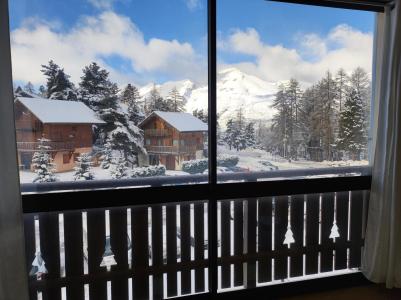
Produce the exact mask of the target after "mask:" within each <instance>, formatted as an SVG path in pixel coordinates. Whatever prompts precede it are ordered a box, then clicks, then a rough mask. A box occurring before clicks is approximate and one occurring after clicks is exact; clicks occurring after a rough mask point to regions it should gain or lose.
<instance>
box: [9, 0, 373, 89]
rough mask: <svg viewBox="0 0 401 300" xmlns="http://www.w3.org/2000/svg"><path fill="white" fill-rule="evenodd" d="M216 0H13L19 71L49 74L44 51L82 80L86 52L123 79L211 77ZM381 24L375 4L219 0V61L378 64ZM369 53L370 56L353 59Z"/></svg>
mask: <svg viewBox="0 0 401 300" xmlns="http://www.w3.org/2000/svg"><path fill="white" fill-rule="evenodd" d="M206 3H207V2H206V0H146V1H144V0H69V1H61V0H53V1H45V0H12V1H10V19H11V31H12V34H11V35H12V47H13V64H14V78H15V80H16V81H21V82H22V81H27V80H31V81H33V82H34V83H35V84H39V83H40V82H41V80H42V81H43V79H41V78H40V72H38V70H35V69H39V66H37V65H38V60H39V61H40V63H45V62H46V60H47V59H50V58H53V59H55V60H56V62H58V63H59V64H61V65H62V66H63V67H65V69H66V71H67V72H69V73H70V74H71V75H72V78H73V80H74V81H77V80H78V78H79V72H80V69H82V67H83V65H85V59H87V60H96V61H98V62H99V63H101V64H102V65H103V66H105V67H107V68H108V69H110V71H111V75H112V77H113V79H114V80H115V81H117V82H119V83H121V84H123V83H126V82H128V81H132V82H134V83H138V84H144V83H146V82H148V81H157V82H162V81H166V80H179V79H185V78H189V79H193V80H195V81H205V78H206V75H207V74H206V72H207V68H206V63H207V61H206V54H207V53H206V49H207V45H206V33H207V15H206V9H207V7H206ZM102 25H104V26H102ZM110 27H113V28H117V29H115V30H110V29H109V28H110ZM373 28H374V14H373V13H369V12H357V11H352V10H343V9H331V8H323V7H312V6H303V5H291V4H283V3H274V2H266V1H264V0H219V1H218V31H219V45H220V46H219V53H218V60H219V66H220V67H225V66H235V67H238V68H240V69H242V70H243V71H246V72H249V73H253V74H254V75H256V76H259V77H262V78H263V79H265V80H269V81H275V80H285V77H288V76H290V75H294V76H295V77H296V76H299V77H300V78H299V79H300V80H301V81H305V82H308V81H312V80H313V77H316V76H317V75H316V74H313V75H312V74H310V73H319V72H322V70H323V69H325V68H331V67H333V66H337V65H338V66H343V65H342V64H344V67H349V68H352V67H355V64H359V65H363V67H366V68H368V66H369V61H368V60H369V56H371V53H370V52H369V51H370V50H371V49H370V50H369V49H367V50H366V49H365V50H364V48H369V43H370V48H371V40H372V38H371V36H372V32H373ZM85 35H86V36H85ZM89 36H90V38H88V37H89ZM94 36H96V38H94ZM110 37H113V38H115V39H113V40H112V41H111V38H110ZM353 41H359V44H360V45H359V46H358V45H356V44H355V43H353ZM108 43H111V45H107V44H108ZM74 44H75V45H74ZM131 49H132V51H130V50H131ZM141 51H142V52H141ZM347 51H348V52H347ZM358 51H359V52H364V53H362V54H360V53H359V52H358ZM365 52H366V53H365ZM294 53H295V54H294ZM275 55H276V56H275ZM361 55H362V56H364V59H363V60H362V59H358V61H357V62H353V58H354V57H355V58H356V57H358V56H361ZM365 56H366V57H365ZM269 57H270V58H269ZM329 59H331V60H330V61H328V60H329ZM333 59H335V60H337V61H334V62H333ZM43 60H45V61H43ZM269 60H280V61H281V63H282V64H286V63H288V64H289V66H288V68H290V66H291V65H292V66H293V68H294V69H293V70H288V71H287V72H286V73H284V72H282V70H281V71H279V70H278V69H277V67H276V66H274V65H272V64H271V63H270V62H266V61H269ZM89 62H90V61H88V62H87V63H89ZM82 64H83V65H82ZM35 66H37V67H35ZM266 68H267V69H268V71H267V72H264V71H263V70H264V69H266ZM28 69H29V71H30V72H28ZM280 69H281V68H280ZM31 77H32V78H31ZM29 78H31V79H29ZM287 79H288V78H287Z"/></svg>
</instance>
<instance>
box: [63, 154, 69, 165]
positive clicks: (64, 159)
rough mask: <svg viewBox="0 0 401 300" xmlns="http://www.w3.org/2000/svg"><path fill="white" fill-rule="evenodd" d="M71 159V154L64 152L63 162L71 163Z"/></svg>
mask: <svg viewBox="0 0 401 300" xmlns="http://www.w3.org/2000/svg"><path fill="white" fill-rule="evenodd" d="M70 159H71V155H70V154H68V153H66V154H63V164H69V163H70Z"/></svg>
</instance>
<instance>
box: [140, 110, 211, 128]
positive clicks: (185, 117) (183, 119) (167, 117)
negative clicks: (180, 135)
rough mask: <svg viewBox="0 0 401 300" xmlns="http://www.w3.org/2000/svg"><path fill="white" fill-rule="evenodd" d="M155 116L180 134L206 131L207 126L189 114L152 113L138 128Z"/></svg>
mask: <svg viewBox="0 0 401 300" xmlns="http://www.w3.org/2000/svg"><path fill="white" fill-rule="evenodd" d="M154 115H157V116H159V117H160V118H162V119H163V120H164V121H166V122H167V123H168V124H170V125H171V126H173V127H174V128H175V129H177V130H178V131H180V132H191V131H207V130H208V127H207V124H205V123H203V122H202V121H201V120H199V119H198V118H197V117H194V116H193V115H191V114H189V113H181V112H164V111H154V112H153V113H151V114H150V115H149V116H148V117H147V118H146V119H145V120H143V121H142V122H141V124H139V126H141V125H143V124H145V123H146V122H147V121H148V120H149V119H150V118H151V117H152V116H154Z"/></svg>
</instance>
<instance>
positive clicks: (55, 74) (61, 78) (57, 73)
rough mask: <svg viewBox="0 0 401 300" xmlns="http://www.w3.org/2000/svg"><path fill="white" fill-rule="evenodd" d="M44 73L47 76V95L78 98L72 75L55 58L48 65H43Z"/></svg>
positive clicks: (66, 98)
mask: <svg viewBox="0 0 401 300" xmlns="http://www.w3.org/2000/svg"><path fill="white" fill-rule="evenodd" d="M41 71H42V73H43V75H45V76H46V77H47V82H46V87H47V88H46V97H47V98H49V99H56V100H76V99H77V95H76V91H75V87H74V84H73V83H72V82H71V81H70V80H69V78H70V76H69V75H67V74H66V73H65V72H64V69H62V68H60V67H59V66H58V65H57V64H56V63H54V61H53V60H50V61H49V63H48V65H42V70H41Z"/></svg>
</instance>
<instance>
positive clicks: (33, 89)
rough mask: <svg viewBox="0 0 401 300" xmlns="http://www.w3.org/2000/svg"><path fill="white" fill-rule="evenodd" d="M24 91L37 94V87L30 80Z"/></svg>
mask: <svg viewBox="0 0 401 300" xmlns="http://www.w3.org/2000/svg"><path fill="white" fill-rule="evenodd" d="M24 91H26V92H28V93H30V94H35V93H36V92H35V87H34V86H33V84H32V82H30V81H28V83H27V84H26V85H25V86H24Z"/></svg>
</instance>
